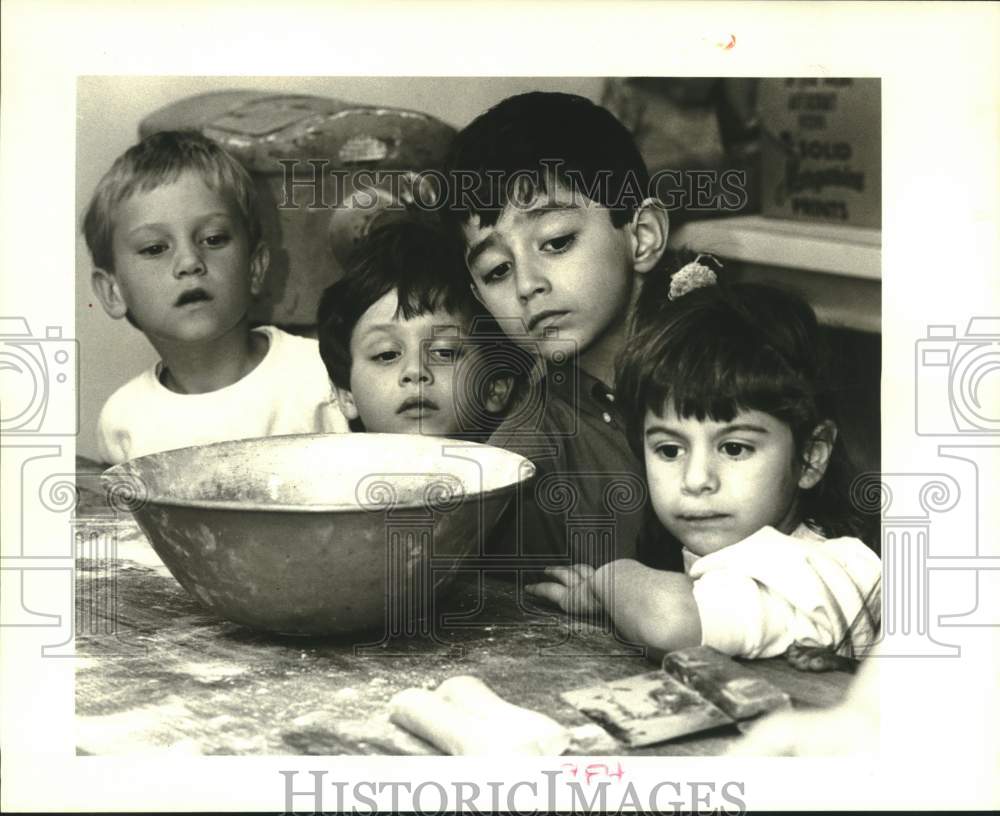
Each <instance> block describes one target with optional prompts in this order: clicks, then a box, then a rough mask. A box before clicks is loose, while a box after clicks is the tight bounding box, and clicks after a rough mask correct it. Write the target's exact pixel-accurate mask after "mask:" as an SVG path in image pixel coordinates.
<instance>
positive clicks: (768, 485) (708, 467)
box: [643, 400, 807, 555]
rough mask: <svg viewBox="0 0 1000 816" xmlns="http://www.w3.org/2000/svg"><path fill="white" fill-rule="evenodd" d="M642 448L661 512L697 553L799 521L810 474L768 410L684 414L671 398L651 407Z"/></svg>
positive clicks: (788, 434) (785, 528)
mask: <svg viewBox="0 0 1000 816" xmlns="http://www.w3.org/2000/svg"><path fill="white" fill-rule="evenodd" d="M643 446H644V450H645V459H646V474H647V479H648V481H649V492H650V497H651V500H652V504H653V509H654V510H655V511H656V515H657V517H658V518H659V519H660V522H661V523H662V524H663V526H664V527H666V528H667V530H669V531H670V533H672V534H673V535H674V536H675V537H676V538H677V539H679V540H680V541H681V543H682V544H683V545H684V546H685V547H687V549H689V550H691V551H692V552H693V553H695V554H696V555H708V554H709V553H712V552H715V551H716V550H721V549H722V548H723V547H728V546H729V545H730V544H735V543H736V542H738V541H742V540H743V539H744V538H746V537H747V536H749V535H751V534H753V533H755V532H757V530H759V529H761V528H762V527H764V526H767V525H770V526H772V527H775V528H776V529H778V530H780V531H781V532H783V533H790V532H792V530H794V529H795V527H796V526H797V525H798V493H799V489H800V487H804V486H806V485H805V484H804V482H805V481H807V478H803V477H802V475H801V473H802V470H803V468H801V467H800V466H799V465H798V460H797V456H796V451H795V443H794V440H793V438H792V431H791V429H790V428H789V427H788V425H786V424H785V423H784V422H782V421H781V420H779V419H776V418H775V417H773V416H771V415H770V414H765V413H763V412H762V411H743V412H741V413H739V414H737V415H736V416H735V417H733V420H732V421H731V422H716V421H714V420H711V419H708V418H706V419H705V420H703V421H702V420H698V419H696V418H694V417H688V418H686V419H685V418H681V417H678V416H677V414H676V412H675V411H674V407H673V405H672V404H671V403H670V401H669V400H668V402H667V404H666V405H665V406H664V408H663V411H662V413H661V414H660V415H657V414H655V413H653V412H652V411H647V412H646V421H645V426H644V440H643Z"/></svg>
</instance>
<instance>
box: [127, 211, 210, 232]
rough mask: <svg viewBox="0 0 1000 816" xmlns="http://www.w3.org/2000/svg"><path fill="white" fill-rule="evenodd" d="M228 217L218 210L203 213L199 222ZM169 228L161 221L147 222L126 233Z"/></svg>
mask: <svg viewBox="0 0 1000 816" xmlns="http://www.w3.org/2000/svg"><path fill="white" fill-rule="evenodd" d="M229 217H230V215H229V213H228V212H225V211H223V210H219V211H217V212H210V213H205V214H204V215H202V217H201V219H200V220H202V221H207V220H208V219H210V218H229ZM170 226H171V225H170V224H167V223H164V222H162V221H149V222H146V223H143V224H139V226H137V227H133V228H132V229H130V230H129V231H128V234H129V235H133V234H134V233H136V232H139V230H144V229H159V230H166V229H170Z"/></svg>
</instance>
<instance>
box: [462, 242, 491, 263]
mask: <svg viewBox="0 0 1000 816" xmlns="http://www.w3.org/2000/svg"><path fill="white" fill-rule="evenodd" d="M494 243H495V240H494V238H493V236H492V235H487V236H486V237H485V238H483V240H482V241H479V242H478V243H476V244H473V245H472V246H471V247H470V248H469V251H468V252H467V253H466V254H465V263H466V264H467V265H468V266H472V264H473V263H475V261H476V258H478V257H479V256H480V255H482V254H483V253H484V252H485V251H486V250H487V249H489V248H490V247H491V246H492V245H493V244H494Z"/></svg>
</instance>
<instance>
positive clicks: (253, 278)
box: [250, 241, 271, 297]
mask: <svg viewBox="0 0 1000 816" xmlns="http://www.w3.org/2000/svg"><path fill="white" fill-rule="evenodd" d="M270 265H271V250H270V249H268V246H267V244H265V243H264V242H263V241H261V242H260V243H258V244H257V247H256V248H255V249H254V251H253V254H252V255H251V256H250V294H252V295H254V296H255V297H256V296H257V295H259V294H260V292H261V289H263V288H264V278H265V277H266V276H267V270H268V267H270Z"/></svg>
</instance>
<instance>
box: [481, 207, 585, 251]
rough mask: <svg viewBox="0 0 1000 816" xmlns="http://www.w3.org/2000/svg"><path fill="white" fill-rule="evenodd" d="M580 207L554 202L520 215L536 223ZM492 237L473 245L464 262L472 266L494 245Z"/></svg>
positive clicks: (525, 211) (488, 236)
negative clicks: (546, 216) (563, 211)
mask: <svg viewBox="0 0 1000 816" xmlns="http://www.w3.org/2000/svg"><path fill="white" fill-rule="evenodd" d="M579 209H580V205H579V204H577V203H576V202H569V203H564V204H559V203H555V202H549V203H547V204H543V205H542V206H540V207H532V208H531V209H530V210H521V211H520V214H521V215H522V216H523V217H524V218H526V219H527V220H528V221H537V220H538V219H539V218H541V217H542V216H545V215H548V214H549V213H552V212H560V211H562V210H579ZM494 242H495V241H494V236H493V235H492V234H491V235H487V236H486V237H485V238H484V239H483V240H482V241H480V242H479V243H477V244H473V245H472V247H470V249H469V251H468V252H467V253H466V255H465V262H466V263H467V264H468V265H469V266H472V264H473V263H474V262H475V260H476V258H478V257H479V256H480V255H482V254H483V253H484V252H485V251H486V250H487V249H489V248H490V247H491V246H492V245H493V243H494Z"/></svg>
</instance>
